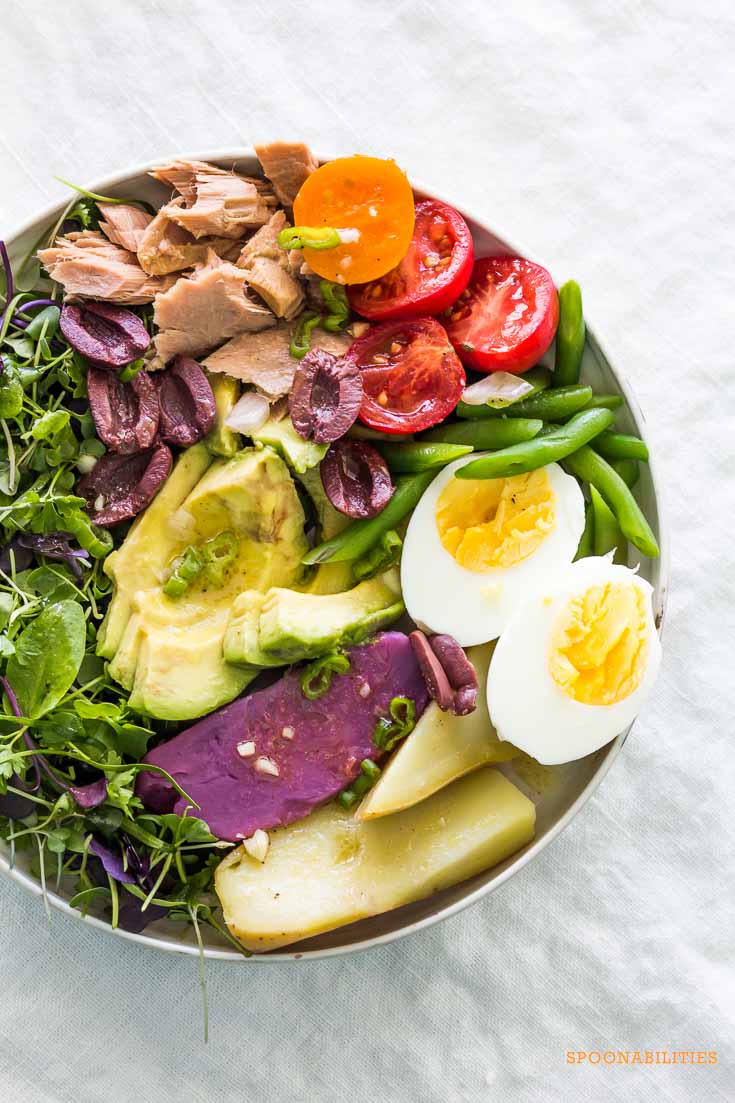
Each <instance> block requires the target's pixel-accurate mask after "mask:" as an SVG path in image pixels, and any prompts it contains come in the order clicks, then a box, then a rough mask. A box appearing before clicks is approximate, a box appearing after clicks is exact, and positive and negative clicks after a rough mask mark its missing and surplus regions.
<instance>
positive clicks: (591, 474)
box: [462, 415, 659, 559]
mask: <svg viewBox="0 0 735 1103" xmlns="http://www.w3.org/2000/svg"><path fill="white" fill-rule="evenodd" d="M580 416H581V415H580ZM547 439H548V438H547ZM467 466H468V467H472V466H473V464H468V465H467ZM564 467H565V468H566V469H567V471H569V473H570V474H572V475H575V476H576V477H577V478H578V479H581V481H582V482H585V483H589V484H590V486H594V487H596V488H597V490H599V492H600V494H601V495H602V497H603V498H604V499H605V501H606V502H607V504H608V505H609V507H610V509H611V510H612V511H613V513H614V514H615V516H616V517H617V519H618V524H619V525H620V528H621V529H622V530H623V534H624V535H625V536H626V537H627V538H628V540H630V542H631V544H633V545H634V546H635V547H636V548H638V550H639V551H642V552H643V554H644V555H648V556H650V557H651V559H656V558H657V557H658V554H659V550H658V544H657V543H656V537H655V536H654V535H653V532H652V531H651V526H650V525H649V524H648V521H647V520H646V518H645V517H644V516H643V512H642V510H641V507H640V506H639V505H638V503H637V502H636V500H635V498H634V497H633V495H632V493H631V491H630V490H629V489H628V487H627V486H626V485H625V482H624V480H623V479H622V478H621V477H620V475H618V473H617V471H616V470H615V468H613V467H611V466H610V464H609V463H608V462H607V460H606V459H603V457H602V456H599V455H598V454H597V452H595V450H594V449H593V448H590V447H589V445H585V446H584V447H583V448H580V449H579V450H578V451H577V452H575V453H574V455H570V456H567V457H566V459H565V460H564ZM462 470H463V471H466V470H467V468H466V467H465V468H463V469H462Z"/></svg>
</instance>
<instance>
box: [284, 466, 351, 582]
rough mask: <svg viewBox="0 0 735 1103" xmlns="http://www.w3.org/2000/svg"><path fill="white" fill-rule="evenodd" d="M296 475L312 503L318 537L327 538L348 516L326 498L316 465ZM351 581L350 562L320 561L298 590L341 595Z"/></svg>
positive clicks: (342, 525) (334, 532)
mask: <svg viewBox="0 0 735 1103" xmlns="http://www.w3.org/2000/svg"><path fill="white" fill-rule="evenodd" d="M296 477H297V479H298V480H299V482H300V483H301V485H302V486H303V488H304V490H305V491H306V493H307V494H308V495H309V497H310V498H311V500H312V502H313V503H314V508H315V509H316V515H317V518H318V520H319V527H320V529H321V539H322V540H331V538H332V537H333V536H336V535H337V533H338V532H341V531H342V529H343V528H346V527H347V525H349V523H350V518H349V517H345V515H344V513H340V512H339V511H338V510H336V509H335V508H334V506H333V505H332V503H331V502H330V501H329V498H328V497H327V495H326V494H325V493H324V487H323V486H322V478H321V475H320V474H319V469H318V468H311V469H310V470H309V471H302V472H301V473H300V474H297V476H296ZM354 584H355V579H354V577H353V574H352V564H351V563H349V562H345V563H322V564H320V565H319V566H318V567H317V568H316V570H314V571H312V572H310V573H309V574H307V575H306V577H305V579H304V581H303V582H302V584H301V585H300V586H299V589H300V590H301V591H303V593H307V594H341V593H342V592H343V591H344V590H349V589H350V588H351V587H352V586H354Z"/></svg>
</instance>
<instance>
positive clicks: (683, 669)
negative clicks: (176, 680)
mask: <svg viewBox="0 0 735 1103" xmlns="http://www.w3.org/2000/svg"><path fill="white" fill-rule="evenodd" d="M0 45H1V46H2V63H3V75H2V81H1V83H0V100H2V114H1V115H0V118H1V120H2V121H1V122H0V147H1V149H2V172H1V173H0V230H1V231H2V232H3V233H5V232H7V231H8V230H10V229H11V228H12V227H13V226H14V224H16V223H17V222H18V221H20V220H23V219H25V218H26V217H27V216H28V215H29V214H30V213H31V212H33V211H34V209H36V208H38V207H40V206H42V205H45V204H46V203H47V202H49V201H50V200H51V199H54V198H57V197H59V196H60V195H61V194H62V188H61V185H58V184H56V183H55V182H54V181H53V180H52V175H53V174H54V173H58V174H60V175H62V176H67V177H68V178H71V179H74V180H80V181H83V180H88V179H91V178H93V177H95V176H96V175H102V174H105V173H107V172H111V171H114V170H116V169H117V168H118V167H121V166H125V165H126V164H128V163H130V162H135V161H140V160H142V159H145V158H150V157H153V156H157V155H166V154H172V153H175V152H177V151H179V150H181V149H187V150H191V149H197V148H200V149H201V148H207V147H213V146H217V145H222V146H224V145H230V146H231V145H233V144H234V143H236V142H237V141H242V142H243V143H245V142H250V141H252V140H257V139H266V138H269V137H297V136H298V137H303V138H305V139H307V140H309V141H311V142H312V143H313V144H314V145H315V146H316V147H317V148H319V149H322V150H324V151H326V152H330V151H337V152H353V151H357V150H359V151H362V152H375V153H382V154H391V155H395V156H396V157H397V159H398V160H399V162H400V163H401V164H403V165H404V166H405V167H406V168H407V169H408V170H409V172H411V173H413V174H414V175H415V176H417V177H419V178H423V179H425V180H427V181H429V182H432V183H434V184H435V185H436V188H437V190H439V191H441V192H443V193H445V194H447V195H453V196H456V197H457V198H458V199H461V200H462V201H463V202H465V203H466V205H467V206H468V207H469V209H471V210H476V211H478V212H481V213H482V212H484V214H485V215H486V217H487V220H488V221H489V223H490V224H492V225H495V226H497V227H499V228H500V229H501V230H505V231H506V232H507V233H508V235H509V236H510V237H511V238H513V237H516V238H518V239H519V240H521V241H523V242H526V243H528V246H529V247H530V248H532V249H533V250H534V252H535V253H536V254H537V255H538V256H540V257H543V258H546V260H547V262H548V263H549V266H550V267H551V268H552V269H553V270H554V271H555V273H556V274H557V275H558V276H560V277H566V276H568V275H572V274H573V275H575V276H576V277H577V278H578V279H579V280H580V281H581V283H582V285H583V288H584V295H585V304H586V307H587V313H588V315H589V317H590V318H591V319H592V321H593V324H594V325H595V326H597V327H598V329H599V330H600V331H601V332H602V334H603V335H604V336H605V337H606V339H607V342H608V344H609V348H610V350H611V352H612V354H613V359H614V360H616V361H617V362H618V363H619V364H620V365H621V366H623V367H624V369H625V371H626V372H627V373H628V375H629V377H630V378H631V380H632V382H633V384H634V386H635V388H636V389H637V392H638V395H639V397H640V400H641V404H642V406H643V409H644V410H645V411H646V412H647V413H648V420H649V425H650V434H651V437H652V439H653V440H654V442H655V443H656V445H657V451H658V454H659V458H660V461H661V465H662V470H663V475H664V478H665V484H666V496H667V499H668V507H669V511H670V517H671V521H672V524H673V536H674V548H673V580H672V581H673V586H672V593H671V600H670V605H669V618H668V624H667V630H666V638H665V645H666V659H665V664H664V669H663V673H662V676H661V679H660V682H659V685H658V688H657V691H656V693H655V695H654V697H653V700H651V702H650V704H649V706H648V707H647V709H646V711H645V715H644V716H643V717H642V719H641V720H640V722H639V724H638V725H637V728H636V731H635V733H634V735H633V737H632V738H631V739H630V740H629V741H628V743H627V745H626V747H625V750H624V753H623V754H622V756H621V758H620V759H619V761H618V762H617V764H616V765H615V768H614V769H613V771H612V773H611V775H610V776H609V778H608V779H607V780H606V782H605V783H604V785H603V786H602V788H601V790H599V791H598V793H597V795H596V796H595V797H594V798H593V799H592V800H591V801H590V803H589V804H588V805H587V807H586V808H585V809H584V811H583V812H582V813H581V814H580V816H579V817H578V818H577V820H576V821H575V822H574V824H573V825H572V826H571V827H570V828H569V830H568V831H567V832H566V833H565V834H564V835H563V836H562V837H561V838H560V839H559V840H558V841H557V842H556V843H555V844H554V845H553V846H551V847H550V848H549V849H547V850H546V851H545V852H544V854H543V855H542V856H541V857H540V858H539V859H538V861H536V862H535V863H534V864H533V865H532V866H531V867H530V868H528V869H526V870H524V871H523V872H522V873H521V874H519V875H518V876H517V877H516V878H515V879H514V880H512V881H511V882H510V883H509V884H508V885H507V886H505V887H504V888H502V889H501V890H500V891H499V892H498V893H496V894H495V895H493V896H492V897H491V898H489V899H487V900H485V901H484V902H483V903H482V904H480V905H478V906H476V907H474V908H472V909H470V910H469V911H465V912H464V913H463V914H462V915H460V916H459V917H457V918H455V919H453V920H450V921H448V922H447V923H444V924H442V925H439V926H438V927H434V928H433V929H432V930H431V931H429V932H427V933H424V934H422V935H419V936H416V937H414V938H411V939H409V940H405V941H402V942H399V943H396V944H394V945H392V946H390V947H388V948H386V949H380V950H376V951H372V952H370V953H368V954H365V955H362V956H357V957H352V958H340V959H332V960H327V961H324V962H321V963H310V964H284V965H280V966H276V967H274V966H271V967H248V966H247V965H244V966H234V965H229V966H228V965H226V964H218V963H212V964H210V965H209V968H208V980H209V989H210V1000H211V1007H212V1024H211V1025H212V1040H211V1041H210V1044H209V1046H208V1047H206V1048H205V1047H204V1046H203V1045H202V1042H201V1023H200V1005H199V994H198V989H197V976H196V962H195V961H194V960H193V959H189V958H181V959H179V958H176V957H167V956H166V955H164V954H161V953H155V952H152V951H141V950H139V949H138V948H137V947H136V946H134V945H131V944H129V943H125V942H123V941H120V940H115V939H112V938H108V937H103V936H101V935H99V934H98V933H96V932H95V931H93V930H90V929H86V928H85V927H84V926H83V925H82V924H78V923H73V922H71V921H69V920H67V919H65V918H64V917H62V916H60V915H58V914H54V915H53V917H52V921H51V923H50V924H48V923H47V921H46V919H45V917H44V914H43V909H42V907H41V905H40V903H39V902H38V901H37V900H35V899H33V898H31V897H29V896H27V895H25V894H24V892H23V891H22V890H21V889H20V888H19V887H18V886H16V885H15V884H13V883H10V882H4V883H3V884H2V885H1V886H0V925H1V927H2V944H1V947H0V969H1V972H0V976H1V977H2V998H1V999H0V1038H1V1040H0V1098H2V1099H3V1101H7V1103H47V1101H48V1103H67V1101H72V1100H74V1101H77V1103H103V1101H104V1103H108V1101H109V1103H128V1101H131V1103H132V1101H141V1103H149V1101H154V1100H155V1101H160V1103H168V1101H169V1100H171V1101H173V1100H181V1099H186V1100H189V1101H191V1103H209V1101H212V1100H218V1101H222V1103H229V1101H245V1100H248V1101H256V1100H257V1101H258V1103H260V1101H263V1103H271V1101H274V1103H276V1101H277V1103H280V1101H281V1100H299V1101H301V1100H305V1101H311V1100H317V1099H319V1100H343V1099H354V1100H360V1101H362V1100H369V1099H377V1100H381V1101H382V1103H413V1101H421V1103H434V1101H436V1103H454V1101H465V1100H472V1101H474V1100H482V1101H485V1100H498V1101H503V1103H506V1101H512V1103H516V1101H518V1103H525V1101H529V1103H530V1101H533V1103H547V1101H548V1103H555V1101H557V1100H559V1101H562V1100H563V1101H565V1103H576V1101H582V1100H589V1099H594V1100H596V1101H597V1100H604V1101H607V1100H625V1101H626V1103H628V1101H631V1100H634V1101H635V1103H639V1101H640V1103H648V1101H654V1100H655V1101H657V1103H658V1101H660V1100H663V1101H672V1103H679V1101H685V1100H686V1101H690V1100H691V1101H696V1103H699V1101H704V1100H707V1101H719V1100H726V1099H727V1100H731V1099H733V1098H734V1097H735V1074H734V1073H733V1067H732V1061H733V1044H734V1042H735V1029H734V1026H735V976H734V975H733V950H734V949H735V947H734V946H733V883H734V879H735V861H734V859H733V850H734V847H733V842H734V840H733V829H732V806H733V792H734V785H733V783H734V782H735V774H734V772H733V753H732V745H731V742H732V715H733V706H735V699H734V696H735V695H734V692H733V685H734V684H735V678H733V640H734V638H735V608H734V605H733V596H732V588H733V583H734V581H735V580H734V578H733V570H734V568H733V550H732V549H733V538H734V537H735V530H734V526H733V521H732V518H733V512H734V510H735V484H734V483H733V469H734V463H735V456H734V454H733V443H732V442H733V435H734V430H735V412H734V411H735V373H734V372H733V356H732V346H733V338H732V320H733V309H732V302H733V294H734V293H735V280H734V279H733V275H734V272H735V263H734V262H733V244H732V226H733V221H734V219H735V198H734V197H735V187H734V186H733V173H732V144H733V123H732V119H733V108H734V107H735V97H734V96H733V93H734V92H735V85H734V83H733V78H732V71H733V70H732V51H733V47H734V46H735V18H734V16H733V10H732V4H731V3H730V2H729V0H710V2H708V3H706V4H699V5H697V4H692V3H691V0H658V2H657V3H656V2H650V3H637V2H634V0H620V2H618V3H616V4H610V3H608V0H584V2H583V0H537V2H535V3H518V4H494V3H482V2H481V0H476V2H463V0H453V2H447V0H390V2H388V0H370V2H367V0H365V2H363V3H360V2H359V0H353V2H349V3H345V2H342V3H340V2H339V0H328V2H324V0H308V2H299V3H297V2H281V3H279V2H272V3H268V2H266V0H254V2H240V3H238V2H237V0H209V2H205V0H200V2H179V3H175V2H173V0H157V2H156V0H109V2H108V3H106V4H100V3H98V2H95V0H65V2H64V3H59V2H49V3H47V4H44V3H39V2H37V0H31V2H26V3H24V4H18V3H12V2H10V0H3V2H2V4H0ZM608 1047H612V1048H615V1049H626V1048H633V1049H634V1048H641V1049H643V1048H650V1049H661V1048H671V1049H705V1050H711V1049H717V1050H718V1051H719V1060H720V1063H719V1065H718V1066H717V1067H716V1068H714V1069H709V1068H704V1067H694V1068H682V1067H666V1068H664V1067H657V1068H646V1067H635V1068H630V1067H628V1068H626V1067H614V1068H604V1067H600V1068H592V1069H580V1068H577V1067H569V1066H567V1065H566V1064H565V1051H566V1050H567V1049H593V1048H603V1049H604V1048H608Z"/></svg>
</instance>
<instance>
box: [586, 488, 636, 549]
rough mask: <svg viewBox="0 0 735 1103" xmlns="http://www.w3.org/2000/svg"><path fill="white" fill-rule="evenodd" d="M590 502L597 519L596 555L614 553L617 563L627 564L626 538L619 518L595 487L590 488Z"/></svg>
mask: <svg viewBox="0 0 735 1103" xmlns="http://www.w3.org/2000/svg"><path fill="white" fill-rule="evenodd" d="M590 500H591V503H592V512H593V514H594V517H595V538H594V545H593V546H594V554H595V555H607V554H608V552H611V551H614V552H615V556H614V560H615V562H616V563H627V562H628V553H627V548H626V544H625V537H624V536H623V533H622V531H621V528H620V525H619V524H618V520H617V517H616V516H615V514H614V513H613V511H612V510H611V509H610V507H609V506H608V504H607V502H605V500H604V498H603V497H602V495H601V494H600V492H599V490H597V489H596V488H595V487H594V486H591V487H590Z"/></svg>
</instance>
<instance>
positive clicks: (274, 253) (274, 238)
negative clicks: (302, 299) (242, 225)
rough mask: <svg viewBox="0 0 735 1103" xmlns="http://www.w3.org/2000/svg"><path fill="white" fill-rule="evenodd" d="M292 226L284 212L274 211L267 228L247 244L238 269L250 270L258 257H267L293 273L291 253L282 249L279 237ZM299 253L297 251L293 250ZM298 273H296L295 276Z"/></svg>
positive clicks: (263, 228)
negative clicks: (282, 231)
mask: <svg viewBox="0 0 735 1103" xmlns="http://www.w3.org/2000/svg"><path fill="white" fill-rule="evenodd" d="M287 226H290V222H289V221H288V219H287V218H286V214H285V212H284V211H274V213H273V214H272V215H271V216H270V218H269V219H268V221H267V222H266V224H265V226H261V227H260V229H259V230H256V231H255V233H254V234H253V236H252V237H251V238H248V240H247V241H246V242H245V244H244V245H243V247H242V252H241V253H240V256H239V257H238V258H237V266H238V268H249V267H250V265H251V264H252V263H253V261H254V260H257V259H258V257H266V258H267V259H268V260H277V261H278V263H279V264H281V265H282V266H283V267H284V268H286V269H287V270H288V271H291V266H290V253H288V252H287V251H286V250H285V249H282V248H281V246H280V245H279V244H278V235H279V233H280V232H281V230H285V229H286V227H287ZM292 251H293V252H298V250H297V249H294V250H292ZM296 274H297V273H295V272H294V275H296Z"/></svg>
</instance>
